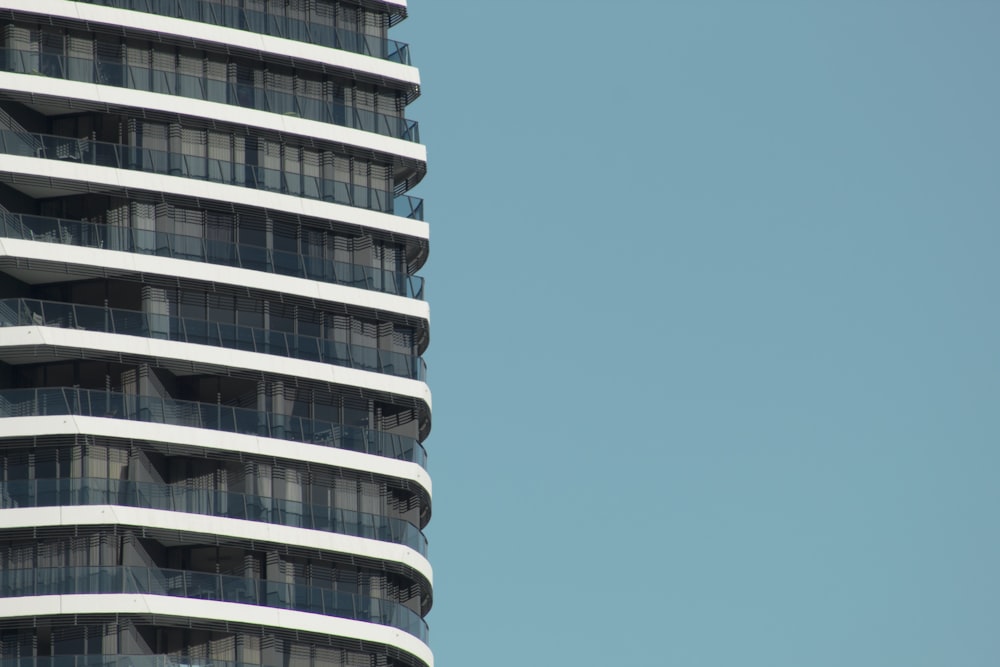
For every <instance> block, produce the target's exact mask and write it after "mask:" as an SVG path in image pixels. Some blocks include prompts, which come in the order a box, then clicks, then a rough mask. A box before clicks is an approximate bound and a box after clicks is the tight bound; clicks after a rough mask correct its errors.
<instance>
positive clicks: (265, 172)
mask: <svg viewBox="0 0 1000 667" xmlns="http://www.w3.org/2000/svg"><path fill="white" fill-rule="evenodd" d="M206 148H207V147H206ZM0 152H2V153H6V154H8V155H21V156H26V157H37V158H43V159H47V160H62V161H69V162H77V163H81V164H92V165H97V166H102V167H114V168H116V169H128V170H134V171H144V172H147V173H151V174H161V175H165V176H180V177H182V178H192V179H196V180H200V181H212V182H215V183H224V184H226V185H236V186H240V187H245V188H252V189H254V190H266V191H268V192H279V193H281V194H287V195H293V196H296V197H303V198H306V199H319V200H322V201H328V202H333V203H338V204H344V205H346V206H355V207H358V208H364V209H367V210H372V211H379V212H382V213H395V214H397V215H402V213H406V215H405V217H407V218H413V219H416V220H423V200H421V199H419V198H417V197H410V196H409V195H398V196H396V197H395V198H391V197H390V193H388V192H386V191H383V190H376V189H374V188H369V187H367V186H362V185H351V184H350V183H346V182H344V181H338V180H334V179H330V178H320V177H319V176H309V175H306V174H304V173H297V174H296V173H291V172H285V171H282V170H280V169H268V168H267V167H261V166H259V165H251V164H245V163H242V162H231V161H229V160H218V159H215V158H209V157H199V156H195V155H188V154H186V153H176V152H172V151H164V150H158V149H153V148H144V147H142V146H131V145H127V144H115V143H111V142H107V141H96V140H93V139H89V138H84V139H74V138H71V137H63V136H57V135H51V134H34V133H31V132H24V131H19V130H10V129H0ZM397 209H398V210H399V212H398V213H397Z"/></svg>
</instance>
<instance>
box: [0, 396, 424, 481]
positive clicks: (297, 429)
mask: <svg viewBox="0 0 1000 667" xmlns="http://www.w3.org/2000/svg"><path fill="white" fill-rule="evenodd" d="M40 415H80V416H84V417H104V418H108V419H129V420H133V421H141V422H150V423H154V424H170V425H175V426H191V427H194V428H202V429H209V430H213V431H225V432H227V433H240V434H244V435H257V436H262V437H268V438H277V439H279V440H291V441H293V442H304V443H309V444H313V445H321V446H324V447H335V448H337V449H344V450H349V451H353V452H361V453H364V454H373V455H375V456H383V457H385V458H390V459H398V460H401V461H411V462H413V463H416V464H418V465H420V466H421V467H424V468H426V467H427V451H426V450H425V449H424V447H423V445H421V444H420V443H419V442H418V441H417V440H416V439H415V438H409V437H406V436H402V435H396V434H394V433H386V432H385V431H377V430H374V429H370V428H365V427H362V426H347V425H344V424H340V423H337V422H330V421H324V420H320V419H308V418H305V417H295V416H292V415H283V414H277V413H274V412H263V411H259V410H252V409H249V408H237V407H233V406H229V405H222V404H221V403H218V404H216V403H199V402H196V401H181V400H177V399H173V398H160V397H158V396H141V395H136V394H124V393H120V392H115V391H104V390H101V389H78V388H76V387H45V388H37V389H0V419H2V418H4V417H29V416H40Z"/></svg>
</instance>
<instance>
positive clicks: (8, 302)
mask: <svg viewBox="0 0 1000 667" xmlns="http://www.w3.org/2000/svg"><path fill="white" fill-rule="evenodd" d="M31 325H36V326H46V327H61V328H66V329H80V330H84V331H100V332H104V333H113V334H122V335H125V336H141V337H143V338H158V339H161V340H173V341H179V342H182V343H195V344H198V345H214V346H218V347H224V348H228V349H233V350H244V351H246V352H258V353H260V354H271V355H277V356H281V357H289V358H292V359H302V360H305V361H318V362H320V363H325V364H332V365H335V366H344V367H346V368H356V369H359V370H365V371H374V372H376V373H384V374H386V375H394V376H396V377H405V378H410V379H413V380H421V381H426V380H427V365H426V364H425V363H424V360H423V359H421V358H420V357H419V356H416V355H410V354H403V353H401V352H393V351H391V350H380V349H378V348H375V347H369V346H367V345H357V344H353V343H342V342H337V341H332V340H326V339H322V338H316V337H313V336H300V335H297V334H293V333H286V332H282V331H274V330H271V329H257V328H254V327H247V326H240V325H236V324H223V323H220V322H209V321H207V320H198V319H192V318H188V317H175V316H172V315H160V314H156V313H144V312H140V311H135V310H123V309H121V308H103V307H101V306H82V305H78V304H74V303H61V302H58V301H40V300H38V299H0V327H14V326H31Z"/></svg>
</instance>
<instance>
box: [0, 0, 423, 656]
mask: <svg viewBox="0 0 1000 667" xmlns="http://www.w3.org/2000/svg"><path fill="white" fill-rule="evenodd" d="M406 11H407V10H406V5H405V2H404V0H280V1H274V0H81V1H74V0H30V1H29V0H4V1H3V2H2V3H0V62H2V67H0V465H2V472H0V474H2V477H0V598H2V599H0V659H2V660H3V665H4V666H5V667H97V666H98V665H100V666H107V667H111V666H114V667H118V666H121V667H126V666H128V667H196V666H197V667H258V666H263V667H432V665H433V658H432V655H431V652H430V649H429V648H428V630H427V624H426V622H425V620H424V617H425V615H426V614H427V612H428V611H429V610H430V607H431V604H432V600H433V593H432V572H431V567H430V564H429V562H428V560H427V540H426V538H425V536H424V532H423V530H424V527H425V526H426V525H427V523H428V521H429V520H430V515H431V483H430V478H429V477H428V475H427V472H426V465H427V454H426V450H425V449H424V445H423V442H424V440H425V439H426V438H427V436H428V434H429V431H430V426H431V398H430V392H429V390H428V387H427V384H426V367H425V365H424V362H423V360H422V358H421V355H422V354H423V352H424V350H425V349H426V347H427V345H428V342H429V328H428V327H429V310H428V307H427V304H426V302H425V301H424V289H423V281H422V279H421V278H420V277H419V275H418V273H419V270H420V268H421V267H422V265H423V263H424V262H425V260H426V258H427V254H428V229H427V225H426V223H425V222H424V219H423V204H422V202H421V200H419V199H417V198H414V197H412V196H410V194H409V191H410V190H411V189H412V188H413V187H414V186H416V185H417V184H418V183H419V182H420V180H421V179H422V178H423V176H424V174H425V172H426V153H425V150H424V147H423V146H422V145H421V144H420V138H419V127H418V125H417V123H416V122H414V121H412V120H410V119H408V118H407V115H406V107H407V105H408V104H409V103H410V102H412V101H413V100H414V99H415V98H416V97H417V96H418V95H419V92H420V86H419V77H418V73H417V70H416V69H415V68H414V67H413V66H412V65H411V63H410V54H409V47H408V46H407V45H406V44H402V43H399V42H397V41H394V40H393V39H391V38H390V36H389V35H390V28H391V27H392V26H393V25H395V24H397V23H398V22H399V21H401V20H402V19H404V18H405V17H406Z"/></svg>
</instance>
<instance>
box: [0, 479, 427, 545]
mask: <svg viewBox="0 0 1000 667" xmlns="http://www.w3.org/2000/svg"><path fill="white" fill-rule="evenodd" d="M66 505H73V506H76V505H124V506H126V507H141V508H144V509H156V510H168V511H171V512H187V513H189V514H205V515H208V516H217V517H223V518H227V519H243V520H246V521H258V522H261V523H271V524H277V525H282V526H292V527H295V528H307V529H309V530H319V531H323V532H328V533H339V534H341V535H352V536H354V537H364V538H368V539H372V540H379V541H381V542H391V543H393V544H402V545H404V546H407V547H409V548H411V549H413V550H414V551H416V552H418V553H420V554H421V555H423V556H426V555H427V537H426V536H424V534H423V533H422V532H421V531H420V529H419V528H418V527H417V526H414V525H413V524H412V523H409V522H408V521H404V520H402V519H394V518H391V517H387V516H383V515H380V514H369V513H365V512H356V511H354V510H345V509H339V508H336V507H331V506H330V505H329V504H321V505H313V504H309V503H304V502H301V501H294V500H285V499H282V498H269V497H266V496H256V495H249V494H245V493H231V492H228V491H215V490H211V489H192V488H188V487H186V486H180V485H172V484H171V485H167V484H153V483H150V482H133V481H128V480H118V479H102V478H86V477H85V478H69V479H24V480H8V481H0V507H2V508H4V509H9V508H14V507H61V506H66Z"/></svg>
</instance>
